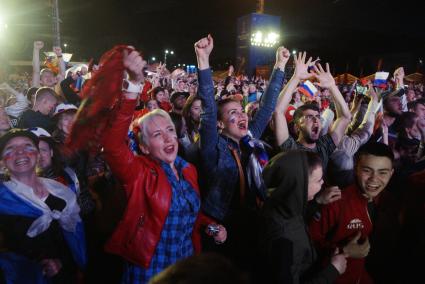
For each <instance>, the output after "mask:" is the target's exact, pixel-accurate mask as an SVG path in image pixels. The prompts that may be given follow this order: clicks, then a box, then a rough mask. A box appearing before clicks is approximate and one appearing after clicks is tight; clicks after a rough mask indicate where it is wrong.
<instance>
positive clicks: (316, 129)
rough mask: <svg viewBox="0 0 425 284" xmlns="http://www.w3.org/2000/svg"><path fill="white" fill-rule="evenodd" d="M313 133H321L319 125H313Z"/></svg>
mask: <svg viewBox="0 0 425 284" xmlns="http://www.w3.org/2000/svg"><path fill="white" fill-rule="evenodd" d="M311 133H313V134H314V135H318V134H319V126H313V128H312V129H311Z"/></svg>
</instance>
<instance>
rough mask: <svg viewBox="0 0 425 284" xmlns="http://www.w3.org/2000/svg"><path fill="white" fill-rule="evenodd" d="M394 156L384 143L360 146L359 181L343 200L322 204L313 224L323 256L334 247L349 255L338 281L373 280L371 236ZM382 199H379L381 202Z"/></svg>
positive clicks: (363, 281)
mask: <svg viewBox="0 0 425 284" xmlns="http://www.w3.org/2000/svg"><path fill="white" fill-rule="evenodd" d="M393 161H394V155H393V153H392V151H391V149H390V148H389V147H388V146H387V145H385V144H382V143H369V144H366V145H364V146H362V147H360V149H359V151H358V152H357V153H356V156H355V163H356V164H355V174H356V183H355V184H353V185H351V186H349V187H348V188H346V189H345V190H343V191H342V196H341V199H339V200H337V201H335V202H333V203H330V204H327V205H325V206H323V207H322V210H321V212H320V214H317V215H316V216H315V218H314V220H312V222H311V223H310V233H311V237H312V239H313V241H314V243H315V245H316V247H317V248H318V249H319V251H321V253H323V255H330V254H329V253H330V252H331V251H334V250H335V248H339V249H342V250H343V252H344V253H345V254H346V255H347V257H348V258H347V270H346V271H345V273H344V274H342V275H340V276H339V278H338V279H337V280H336V282H335V283H371V282H370V280H371V278H370V276H369V274H368V273H367V272H366V269H365V258H366V256H367V255H368V254H369V249H370V244H369V239H368V238H369V236H370V235H371V233H372V229H373V225H374V224H376V223H375V222H378V221H377V218H376V217H377V216H378V215H379V214H377V212H380V206H381V205H382V203H383V202H381V201H382V199H383V196H380V195H381V193H382V191H383V190H384V189H385V188H386V186H387V184H388V182H389V181H390V179H391V176H392V174H393V171H394V170H393ZM378 201H379V202H378Z"/></svg>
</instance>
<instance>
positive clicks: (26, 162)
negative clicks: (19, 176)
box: [15, 158, 29, 166]
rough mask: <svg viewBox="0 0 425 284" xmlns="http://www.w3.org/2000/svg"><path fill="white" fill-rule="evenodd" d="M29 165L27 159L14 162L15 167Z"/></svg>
mask: <svg viewBox="0 0 425 284" xmlns="http://www.w3.org/2000/svg"><path fill="white" fill-rule="evenodd" d="M28 163H29V159H28V158H22V159H18V160H16V161H15V165H17V166H23V165H26V164H28Z"/></svg>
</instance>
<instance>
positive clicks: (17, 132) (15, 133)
mask: <svg viewBox="0 0 425 284" xmlns="http://www.w3.org/2000/svg"><path fill="white" fill-rule="evenodd" d="M15 137H27V138H29V139H31V141H32V142H33V143H34V145H35V147H37V149H38V137H37V135H35V134H34V133H32V132H31V131H29V130H28V129H22V128H13V129H11V130H9V131H8V132H6V134H4V135H3V136H2V137H0V154H1V153H2V152H3V149H4V147H5V146H6V144H7V143H8V142H9V141H10V140H11V139H13V138H15Z"/></svg>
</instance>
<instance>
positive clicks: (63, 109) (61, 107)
mask: <svg viewBox="0 0 425 284" xmlns="http://www.w3.org/2000/svg"><path fill="white" fill-rule="evenodd" d="M77 110H78V108H77V107H76V106H75V105H73V104H64V103H62V104H58V105H57V106H56V109H55V112H54V113H53V116H56V115H58V114H61V113H64V112H67V111H75V112H76V111H77Z"/></svg>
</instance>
